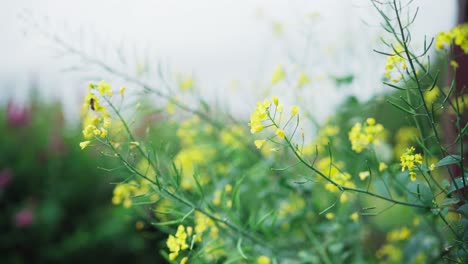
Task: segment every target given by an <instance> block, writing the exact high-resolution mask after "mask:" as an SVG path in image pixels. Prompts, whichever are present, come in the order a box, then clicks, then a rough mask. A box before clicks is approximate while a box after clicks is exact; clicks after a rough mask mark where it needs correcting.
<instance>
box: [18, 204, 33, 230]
mask: <svg viewBox="0 0 468 264" xmlns="http://www.w3.org/2000/svg"><path fill="white" fill-rule="evenodd" d="M33 222H34V213H33V211H32V210H31V209H30V208H24V209H22V210H21V211H19V212H18V213H17V214H16V215H15V225H16V226H17V227H19V228H25V227H28V226H30V225H31V224H32V223H33Z"/></svg>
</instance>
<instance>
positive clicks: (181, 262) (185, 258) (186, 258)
mask: <svg viewBox="0 0 468 264" xmlns="http://www.w3.org/2000/svg"><path fill="white" fill-rule="evenodd" d="M187 261H188V257H183V258H182V259H181V260H180V264H186V263H187Z"/></svg>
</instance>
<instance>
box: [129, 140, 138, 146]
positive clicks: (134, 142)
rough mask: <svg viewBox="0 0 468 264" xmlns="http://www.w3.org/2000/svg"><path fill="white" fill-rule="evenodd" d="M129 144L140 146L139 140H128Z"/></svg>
mask: <svg viewBox="0 0 468 264" xmlns="http://www.w3.org/2000/svg"><path fill="white" fill-rule="evenodd" d="M130 144H131V145H134V146H137V147H138V146H140V142H138V141H132V142H130Z"/></svg>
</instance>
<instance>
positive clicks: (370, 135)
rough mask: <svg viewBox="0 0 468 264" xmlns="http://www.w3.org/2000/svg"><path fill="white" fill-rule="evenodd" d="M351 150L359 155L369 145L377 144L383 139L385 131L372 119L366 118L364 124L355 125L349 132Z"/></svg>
mask: <svg viewBox="0 0 468 264" xmlns="http://www.w3.org/2000/svg"><path fill="white" fill-rule="evenodd" d="M348 136H349V140H350V141H351V148H352V149H353V150H354V151H355V152H356V153H361V152H362V151H363V150H364V148H365V147H367V145H369V144H379V143H380V140H382V139H384V138H385V130H384V127H383V126H382V125H381V124H378V123H376V121H375V119H374V118H367V120H366V123H364V124H361V123H356V124H355V125H354V126H353V127H352V128H351V130H350V131H349V134H348Z"/></svg>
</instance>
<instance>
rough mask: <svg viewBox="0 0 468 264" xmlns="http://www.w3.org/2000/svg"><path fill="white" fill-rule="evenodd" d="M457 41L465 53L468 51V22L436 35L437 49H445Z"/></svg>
mask: <svg viewBox="0 0 468 264" xmlns="http://www.w3.org/2000/svg"><path fill="white" fill-rule="evenodd" d="M452 42H455V45H457V46H459V47H460V48H461V49H462V50H463V52H464V53H465V54H467V53H468V23H467V24H462V25H458V26H456V27H454V28H453V29H452V30H450V31H445V32H440V33H439V34H437V36H436V40H435V47H436V49H444V48H445V46H446V45H447V46H449V45H451V44H452Z"/></svg>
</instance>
